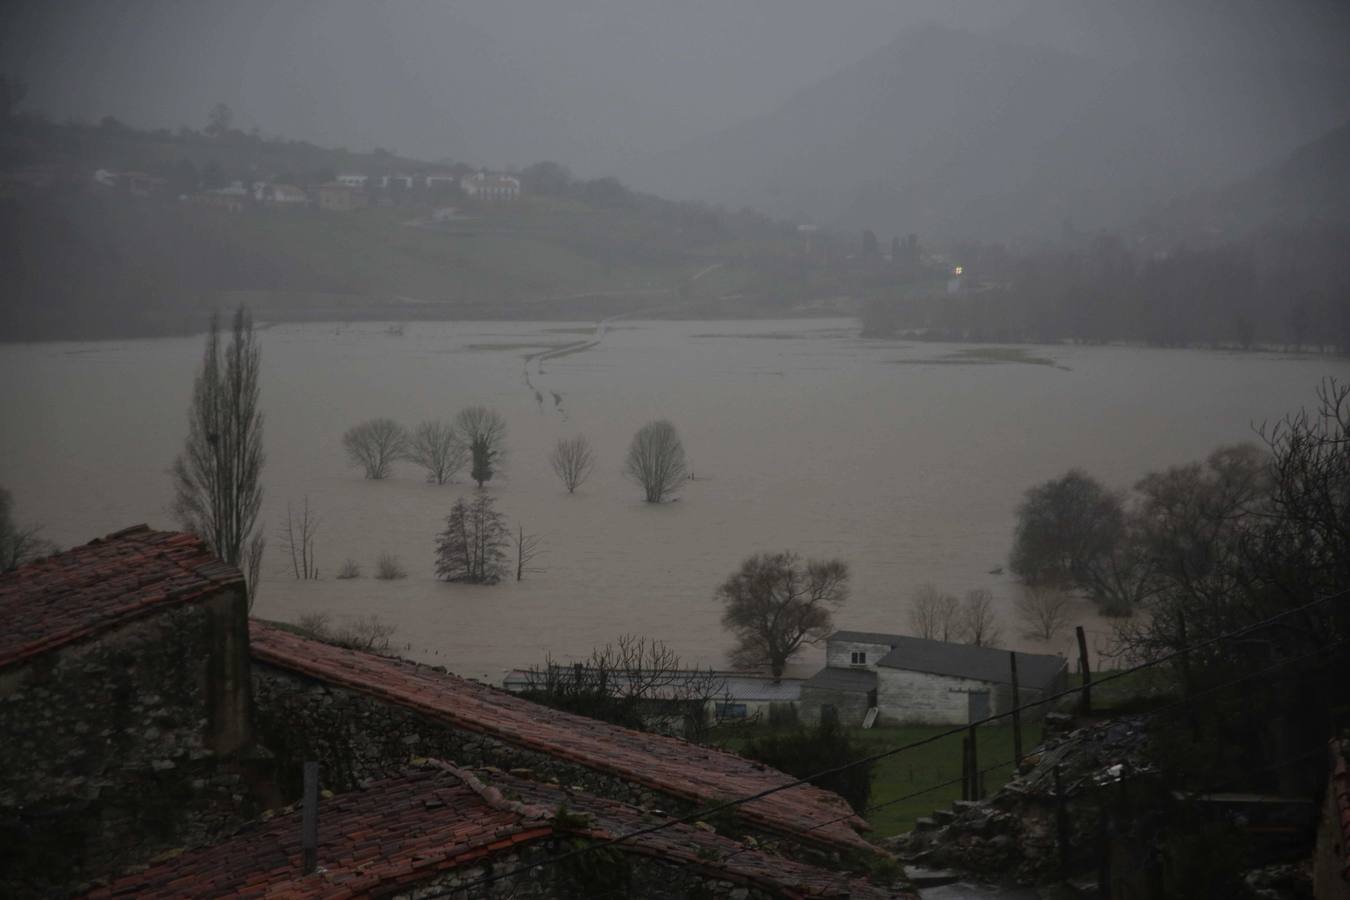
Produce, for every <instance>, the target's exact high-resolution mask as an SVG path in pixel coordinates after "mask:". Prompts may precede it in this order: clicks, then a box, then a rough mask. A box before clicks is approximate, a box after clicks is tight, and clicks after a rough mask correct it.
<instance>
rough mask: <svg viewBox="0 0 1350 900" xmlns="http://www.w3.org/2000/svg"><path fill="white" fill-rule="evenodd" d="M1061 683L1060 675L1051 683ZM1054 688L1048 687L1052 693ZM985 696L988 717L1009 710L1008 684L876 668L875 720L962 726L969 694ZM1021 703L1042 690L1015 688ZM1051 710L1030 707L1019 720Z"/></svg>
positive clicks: (967, 716) (967, 717)
mask: <svg viewBox="0 0 1350 900" xmlns="http://www.w3.org/2000/svg"><path fill="white" fill-rule="evenodd" d="M1062 683H1063V676H1062V675H1061V676H1060V677H1059V678H1057V679H1056V681H1055V684H1056V685H1059V684H1062ZM1053 689H1054V688H1052V690H1053ZM973 691H983V692H986V693H988V694H989V704H988V709H989V715H1001V714H1003V713H1006V712H1009V711H1011V710H1012V708H1013V691H1012V685H1010V684H995V683H993V682H988V681H976V680H974V679H970V678H957V677H954V676H950V675H933V674H930V673H927V672H911V671H909V670H906V669H890V668H884V667H883V668H879V669H877V706H878V707H879V709H880V714H879V716H878V721H879V722H881V723H884V724H888V725H895V724H910V723H922V724H925V725H965V724H967V723H968V722H969V721H970V694H971V692H973ZM1018 693H1019V694H1020V695H1021V698H1022V703H1023V704H1027V703H1033V702H1035V701H1036V700H1039V699H1041V697H1043V696H1045V692H1044V691H1040V690H1036V689H1034V688H1030V687H1026V686H1025V685H1019V687H1018ZM1050 709H1051V707H1050V705H1049V704H1041V705H1040V706H1036V707H1032V708H1031V709H1028V710H1026V711H1025V712H1023V713H1022V721H1024V722H1026V721H1037V720H1039V719H1041V718H1042V717H1044V716H1045V714H1046V713H1047V712H1049V711H1050Z"/></svg>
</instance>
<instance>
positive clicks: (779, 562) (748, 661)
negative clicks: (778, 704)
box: [717, 553, 848, 678]
mask: <svg viewBox="0 0 1350 900" xmlns="http://www.w3.org/2000/svg"><path fill="white" fill-rule="evenodd" d="M717 597H718V599H720V600H721V601H722V602H723V603H724V604H726V609H725V611H724V612H723V613H722V627H723V628H726V629H727V630H728V631H730V632H731V633H732V634H733V635H735V637H736V646H735V648H734V649H733V650H732V659H733V660H734V661H735V662H736V663H737V664H738V665H744V666H760V665H767V666H768V667H769V669H770V670H771V671H772V672H773V677H774V678H779V677H781V676H782V674H783V669H784V667H785V666H786V665H787V661H788V660H789V659H790V658H791V657H792V655H793V654H794V653H796V652H797V651H798V650H800V649H801V647H802V645H803V644H809V643H814V642H816V641H818V640H821V639H822V638H824V637H826V636H827V635H828V634H829V632H830V630H831V629H832V628H833V627H834V625H833V620H832V617H831V615H830V614H831V611H832V610H835V609H838V608H839V606H841V605H842V604H843V603H844V601H845V600H847V599H848V566H847V565H846V564H845V563H844V562H843V560H839V559H830V560H809V561H806V562H803V561H802V560H801V558H800V557H798V556H797V554H795V553H756V554H755V555H754V556H751V557H750V558H749V559H747V560H745V562H743V563H741V568H740V570H739V571H737V572H736V573H735V574H734V575H732V576H731V577H730V578H728V579H727V580H726V581H724V582H723V583H722V584H721V585H720V586H719V587H718V588H717Z"/></svg>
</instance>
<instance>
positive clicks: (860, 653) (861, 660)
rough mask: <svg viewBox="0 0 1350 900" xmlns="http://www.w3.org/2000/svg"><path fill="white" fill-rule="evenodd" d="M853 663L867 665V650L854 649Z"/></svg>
mask: <svg viewBox="0 0 1350 900" xmlns="http://www.w3.org/2000/svg"><path fill="white" fill-rule="evenodd" d="M853 665H855V666H865V665H867V651H866V650H854V651H853Z"/></svg>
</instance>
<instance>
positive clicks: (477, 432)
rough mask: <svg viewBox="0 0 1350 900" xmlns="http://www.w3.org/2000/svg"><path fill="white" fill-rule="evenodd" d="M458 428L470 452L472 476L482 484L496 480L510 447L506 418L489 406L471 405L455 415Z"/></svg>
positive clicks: (461, 438)
mask: <svg viewBox="0 0 1350 900" xmlns="http://www.w3.org/2000/svg"><path fill="white" fill-rule="evenodd" d="M455 431H456V432H458V433H459V439H460V440H461V441H462V442H463V443H464V446H465V447H467V448H468V451H469V463H470V468H469V477H470V478H472V479H473V480H474V481H475V482H477V483H478V486H479V487H482V486H483V485H484V484H486V483H487V482H489V481H491V480H492V476H493V475H494V474H496V470H497V464H498V463H499V462H500V461H501V457H502V454H503V453H504V452H505V450H506V420H505V419H503V418H502V415H501V413H499V412H497V411H496V410H495V409H491V408H489V407H486V406H470V407H469V408H467V409H463V410H460V413H459V415H458V416H456V417H455Z"/></svg>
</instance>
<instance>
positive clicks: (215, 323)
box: [172, 306, 266, 602]
mask: <svg viewBox="0 0 1350 900" xmlns="http://www.w3.org/2000/svg"><path fill="white" fill-rule="evenodd" d="M260 362H261V354H260V351H259V348H258V342H257V338H256V336H255V335H254V332H253V320H252V318H251V317H250V316H249V314H248V311H247V310H245V309H244V308H243V307H242V306H241V307H239V309H237V310H236V311H235V314H234V320H233V322H232V325H231V331H230V343H229V346H228V347H225V348H224V349H223V351H222V348H221V346H220V321H219V319H218V318H217V317H216V316H214V315H213V316H212V317H211V329H210V331H209V332H208V334H207V336H206V352H205V354H204V355H203V358H202V368H201V371H200V372H199V373H198V374H197V378H196V381H195V382H194V383H193V386H192V405H191V407H190V408H189V410H188V436H187V442H186V444H185V446H184V448H183V452H182V453H180V454H179V455H178V458H177V459H175V460H174V464H173V469H172V475H173V483H174V503H173V511H174V514H175V516H176V517H177V518H178V521H179V523H180V524H181V525H182V527H183V528H184V529H185V530H187V531H190V532H192V533H193V534H195V535H198V536H199V537H201V538H202V540H204V541H205V542H206V544H207V546H209V547H210V548H211V550H212V551H213V552H214V553H215V554H216V555H217V556H219V557H220V558H221V559H222V560H224V561H225V562H227V563H229V564H230V565H232V566H238V567H239V568H240V569H242V570H243V571H244V573H245V576H246V578H247V581H248V587H249V598H250V602H252V598H253V597H254V596H255V595H256V593H257V586H258V569H259V565H260V564H261V561H262V552H263V547H264V545H265V542H266V539H265V538H264V536H263V534H262V530H261V528H259V527H258V510H259V509H260V508H261V506H262V495H263V492H262V480H261V479H262V467H263V458H264V457H263V447H262V412H261V410H259V409H258V394H259V385H258V373H259V365H260Z"/></svg>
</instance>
